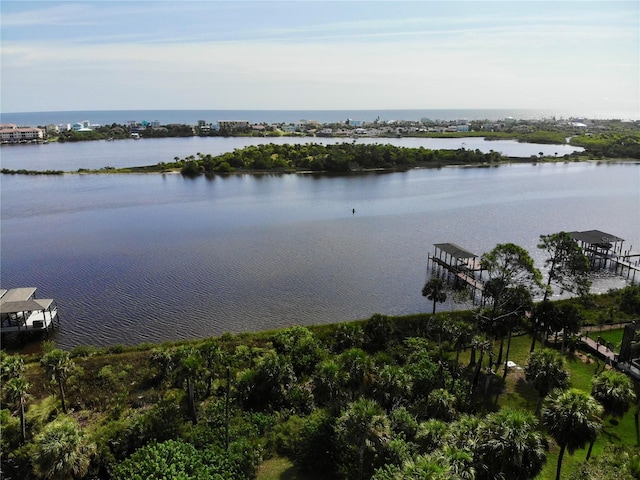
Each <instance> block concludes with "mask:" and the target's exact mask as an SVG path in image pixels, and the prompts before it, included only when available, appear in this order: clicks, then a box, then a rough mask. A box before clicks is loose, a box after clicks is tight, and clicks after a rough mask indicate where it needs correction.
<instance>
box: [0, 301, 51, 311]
mask: <svg viewBox="0 0 640 480" xmlns="http://www.w3.org/2000/svg"><path fill="white" fill-rule="evenodd" d="M45 309H46V307H45V308H43V307H42V305H41V304H40V303H38V302H36V301H35V300H18V301H15V302H2V303H0V313H19V312H34V311H39V310H45Z"/></svg>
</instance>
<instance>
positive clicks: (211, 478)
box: [113, 440, 246, 480]
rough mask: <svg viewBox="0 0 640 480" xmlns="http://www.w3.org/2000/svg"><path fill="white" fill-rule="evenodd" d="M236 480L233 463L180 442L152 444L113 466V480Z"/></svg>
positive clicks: (220, 456)
mask: <svg viewBox="0 0 640 480" xmlns="http://www.w3.org/2000/svg"><path fill="white" fill-rule="evenodd" d="M151 478H158V479H164V478H166V479H180V480H236V479H242V478H246V477H243V476H238V474H237V472H236V471H235V469H234V466H233V462H230V461H229V460H228V459H227V458H225V457H224V456H222V455H220V454H215V453H213V452H201V451H198V450H196V448H195V447H194V446H193V445H191V444H189V443H185V442H183V441H181V440H167V441H165V442H162V443H155V442H154V443H151V444H149V445H147V446H145V447H142V448H141V449H139V450H138V451H136V452H135V453H134V454H133V455H131V456H130V457H129V458H127V459H126V460H124V461H123V462H121V463H119V464H118V465H116V467H115V469H114V473H113V479H114V480H147V479H151Z"/></svg>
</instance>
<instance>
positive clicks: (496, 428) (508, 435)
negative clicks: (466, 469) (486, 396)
mask: <svg viewBox="0 0 640 480" xmlns="http://www.w3.org/2000/svg"><path fill="white" fill-rule="evenodd" d="M537 425H538V421H537V420H536V418H535V416H534V415H532V414H530V413H528V412H525V411H521V410H513V409H508V408H507V409H503V410H500V411H499V412H496V413H492V414H490V415H488V416H487V417H486V418H485V420H484V421H483V422H482V423H481V424H480V428H479V432H478V437H479V439H478V445H477V448H476V455H477V456H478V458H479V460H480V462H481V463H482V464H483V466H484V468H482V469H480V470H479V471H482V472H483V474H484V475H483V478H487V479H494V478H509V479H514V480H526V479H532V478H535V476H536V475H538V473H540V471H541V470H542V467H543V466H544V462H545V460H546V455H545V451H544V450H545V449H544V447H545V441H544V437H543V435H542V433H540V432H539V431H538V430H537ZM485 475H486V476H485Z"/></svg>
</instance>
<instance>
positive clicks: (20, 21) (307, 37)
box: [0, 0, 640, 119]
mask: <svg viewBox="0 0 640 480" xmlns="http://www.w3.org/2000/svg"><path fill="white" fill-rule="evenodd" d="M0 9H1V14H2V15H1V27H2V49H1V58H0V61H1V66H2V68H1V74H0V75H1V78H0V80H1V110H2V112H35V111H64V110H133V109H144V110H157V109H220V110H224V109H226V110H323V109H328V110H346V109H486V108H496V109H499V108H518V109H546V110H551V111H552V110H554V109H557V110H558V111H562V112H567V111H569V112H575V113H576V114H582V115H596V116H599V117H602V116H606V115H607V114H608V113H611V114H614V113H615V116H616V117H619V116H620V115H621V114H623V116H625V117H627V118H636V119H637V118H640V60H639V59H640V46H639V45H640V3H639V2H637V1H619V2H616V1H613V2H595V1H569V0H561V1H553V2H547V1H537V0H529V1H524V0H522V1H521V0H510V1H509V0H506V1H505V0H503V1H475V0H467V1H447V2H444V1H391V0H387V1H375V2H364V1H317V2H315V1H299V2H292V1H283V2H276V1H269V0H263V1H253V2H250V1H242V0H240V1H233V2H229V1H186V2H169V1H154V2H150V1H144V0H143V1H139V2H122V1H111V0H106V1H105V0H102V1H99V2H97V1H96V2H94V1H83V2H59V1H14V0H3V1H2V3H1V4H0Z"/></svg>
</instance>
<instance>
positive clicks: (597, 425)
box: [542, 388, 602, 480]
mask: <svg viewBox="0 0 640 480" xmlns="http://www.w3.org/2000/svg"><path fill="white" fill-rule="evenodd" d="M601 414H602V407H601V406H600V404H599V403H598V402H597V401H596V400H595V399H594V398H593V397H591V396H590V395H589V394H587V393H585V392H583V391H581V390H578V389H575V388H572V389H570V390H566V391H560V392H558V393H557V394H556V395H555V396H554V397H553V398H551V400H550V402H549V404H548V405H546V406H545V408H544V409H543V411H542V422H543V424H544V426H545V427H547V430H548V431H549V433H550V434H551V436H552V437H553V438H554V439H555V440H556V442H557V443H558V445H559V446H560V453H559V455H558V466H557V468H556V480H560V470H561V468H562V458H563V457H564V452H565V450H569V453H573V452H574V451H575V450H576V449H577V448H584V446H585V445H586V444H587V443H589V442H591V441H593V440H594V439H595V438H596V437H597V436H598V433H599V432H600V429H601V428H602V421H601V420H600V416H601Z"/></svg>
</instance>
